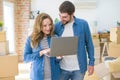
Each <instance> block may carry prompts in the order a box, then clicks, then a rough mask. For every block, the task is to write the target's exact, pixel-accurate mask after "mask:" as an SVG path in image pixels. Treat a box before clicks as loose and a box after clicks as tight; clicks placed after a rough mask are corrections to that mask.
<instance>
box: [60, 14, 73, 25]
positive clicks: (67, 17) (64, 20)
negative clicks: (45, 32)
mask: <svg viewBox="0 0 120 80" xmlns="http://www.w3.org/2000/svg"><path fill="white" fill-rule="evenodd" d="M59 16H60V19H61V22H62V24H64V25H65V24H67V23H69V22H70V21H71V17H72V16H71V15H69V14H68V13H60V14H59Z"/></svg>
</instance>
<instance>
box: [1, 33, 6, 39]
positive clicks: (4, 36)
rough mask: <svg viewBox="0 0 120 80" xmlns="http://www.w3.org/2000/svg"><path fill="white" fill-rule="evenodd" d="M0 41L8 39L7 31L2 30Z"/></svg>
mask: <svg viewBox="0 0 120 80" xmlns="http://www.w3.org/2000/svg"><path fill="white" fill-rule="evenodd" d="M0 41H6V32H5V31H0Z"/></svg>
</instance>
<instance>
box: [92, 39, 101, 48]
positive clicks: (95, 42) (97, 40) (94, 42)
mask: <svg viewBox="0 0 120 80" xmlns="http://www.w3.org/2000/svg"><path fill="white" fill-rule="evenodd" d="M92 40H93V44H94V47H100V40H99V39H92Z"/></svg>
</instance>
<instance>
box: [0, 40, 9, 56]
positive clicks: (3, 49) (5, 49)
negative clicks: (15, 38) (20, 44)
mask: <svg viewBox="0 0 120 80" xmlns="http://www.w3.org/2000/svg"><path fill="white" fill-rule="evenodd" d="M8 53H9V44H8V41H2V42H1V41H0V55H7V54H8Z"/></svg>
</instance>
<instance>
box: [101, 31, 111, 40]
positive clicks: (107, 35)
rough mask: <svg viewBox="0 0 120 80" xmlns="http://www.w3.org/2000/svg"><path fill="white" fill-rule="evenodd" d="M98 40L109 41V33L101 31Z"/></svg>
mask: <svg viewBox="0 0 120 80" xmlns="http://www.w3.org/2000/svg"><path fill="white" fill-rule="evenodd" d="M100 41H101V42H105V41H106V42H110V34H109V33H102V34H100Z"/></svg>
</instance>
